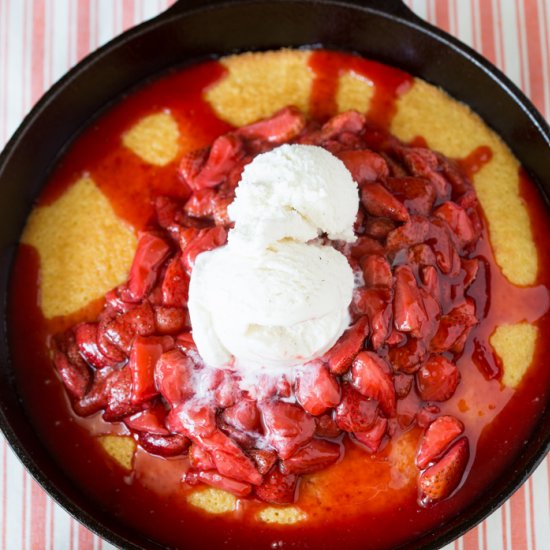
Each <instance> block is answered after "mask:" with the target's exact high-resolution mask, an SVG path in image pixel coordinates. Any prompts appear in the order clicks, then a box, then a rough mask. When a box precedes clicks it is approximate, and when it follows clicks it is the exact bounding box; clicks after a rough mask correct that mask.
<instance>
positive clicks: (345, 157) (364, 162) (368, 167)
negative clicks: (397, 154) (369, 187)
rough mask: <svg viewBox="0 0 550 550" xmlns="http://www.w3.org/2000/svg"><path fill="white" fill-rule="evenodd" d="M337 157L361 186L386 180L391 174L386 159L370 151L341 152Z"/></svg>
mask: <svg viewBox="0 0 550 550" xmlns="http://www.w3.org/2000/svg"><path fill="white" fill-rule="evenodd" d="M336 156H337V157H338V158H339V159H340V160H341V161H342V162H343V163H344V164H345V165H346V168H347V169H348V170H349V171H350V172H351V177H352V178H353V179H354V180H355V181H356V182H357V183H358V184H360V185H361V184H362V183H365V182H374V181H377V180H380V179H382V178H386V177H387V176H388V174H389V170H388V165H387V163H386V161H385V160H384V157H381V156H380V155H378V154H377V153H374V152H373V151H371V150H369V149H363V150H355V151H354V150H351V151H350V150H347V151H341V152H339V153H338V154H337V155H336Z"/></svg>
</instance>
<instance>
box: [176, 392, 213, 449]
mask: <svg viewBox="0 0 550 550" xmlns="http://www.w3.org/2000/svg"><path fill="white" fill-rule="evenodd" d="M166 427H167V428H168V429H169V430H170V431H172V432H176V433H182V434H183V435H185V436H187V437H189V439H192V440H193V441H195V440H199V439H200V440H202V439H204V438H207V437H209V436H211V435H213V434H214V433H215V432H216V430H217V427H216V414H215V410H214V408H213V407H212V406H211V405H210V404H209V403H205V402H202V401H200V400H198V399H196V400H195V399H190V400H188V401H185V402H184V403H181V404H180V405H177V406H175V407H173V408H172V410H171V411H170V413H169V415H168V418H167V420H166Z"/></svg>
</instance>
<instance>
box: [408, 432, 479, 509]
mask: <svg viewBox="0 0 550 550" xmlns="http://www.w3.org/2000/svg"><path fill="white" fill-rule="evenodd" d="M469 458H470V450H469V445H468V439H466V438H465V437H463V438H461V439H459V440H458V441H457V442H456V443H455V444H454V445H453V446H452V447H451V448H450V449H449V450H448V451H447V453H446V454H445V455H444V456H443V457H442V458H441V459H440V460H439V461H438V462H436V463H435V464H434V465H433V466H431V467H430V468H428V469H427V470H425V471H424V472H422V474H421V475H420V477H419V479H418V502H419V504H420V505H421V506H429V505H431V504H434V503H436V502H439V501H441V500H443V499H445V498H447V497H449V496H450V495H451V494H452V493H453V491H454V490H455V489H456V488H457V487H458V485H459V484H460V481H461V479H462V476H463V475H464V471H465V470H466V466H467V464H468V460H469Z"/></svg>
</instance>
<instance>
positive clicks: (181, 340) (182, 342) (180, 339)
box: [176, 332, 198, 354]
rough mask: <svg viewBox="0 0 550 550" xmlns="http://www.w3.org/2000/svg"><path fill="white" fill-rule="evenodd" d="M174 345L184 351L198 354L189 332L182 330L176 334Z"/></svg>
mask: <svg viewBox="0 0 550 550" xmlns="http://www.w3.org/2000/svg"><path fill="white" fill-rule="evenodd" d="M176 346H177V347H178V348H179V349H180V350H181V351H183V352H184V353H188V352H191V353H192V354H198V350H197V344H195V340H193V335H192V334H191V333H190V332H182V333H181V334H178V335H177V336H176Z"/></svg>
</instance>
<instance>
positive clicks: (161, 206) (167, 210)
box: [155, 196, 185, 238]
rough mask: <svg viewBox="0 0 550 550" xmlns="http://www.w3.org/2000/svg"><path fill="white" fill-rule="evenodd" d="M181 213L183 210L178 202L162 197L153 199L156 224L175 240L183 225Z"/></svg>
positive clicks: (183, 218)
mask: <svg viewBox="0 0 550 550" xmlns="http://www.w3.org/2000/svg"><path fill="white" fill-rule="evenodd" d="M182 212H183V208H182V205H181V203H180V202H179V201H178V200H176V199H174V198H172V197H164V196H159V197H156V198H155V213H156V218H157V222H158V224H159V225H160V226H161V227H162V228H163V229H165V230H166V231H168V232H169V233H170V234H171V236H172V237H174V238H177V235H178V233H179V231H180V229H181V225H183V223H184V220H185V217H184V216H183V215H182Z"/></svg>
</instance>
